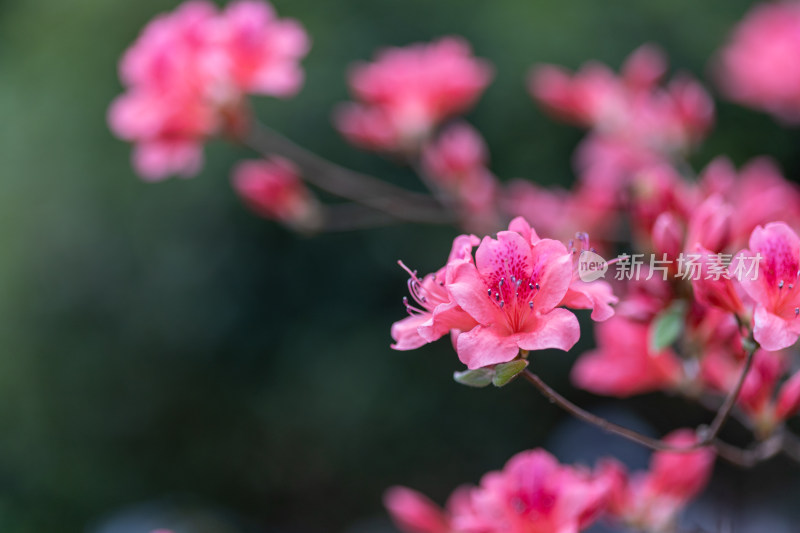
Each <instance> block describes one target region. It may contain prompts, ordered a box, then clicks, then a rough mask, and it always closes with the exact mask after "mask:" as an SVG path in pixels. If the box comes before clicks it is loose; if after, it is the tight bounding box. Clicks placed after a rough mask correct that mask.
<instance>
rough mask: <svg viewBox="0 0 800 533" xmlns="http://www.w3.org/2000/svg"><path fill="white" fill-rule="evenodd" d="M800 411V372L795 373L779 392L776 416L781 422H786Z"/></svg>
mask: <svg viewBox="0 0 800 533" xmlns="http://www.w3.org/2000/svg"><path fill="white" fill-rule="evenodd" d="M798 410H800V372H795V374H794V375H792V377H790V378H789V379H788V380H787V381H786V383H784V384H783V386H782V387H781V389H780V391H779V392H778V400H777V405H776V408H775V416H776V417H777V418H778V419H779V420H786V419H787V418H789V417H790V416H794V415H795V414H797V412H798Z"/></svg>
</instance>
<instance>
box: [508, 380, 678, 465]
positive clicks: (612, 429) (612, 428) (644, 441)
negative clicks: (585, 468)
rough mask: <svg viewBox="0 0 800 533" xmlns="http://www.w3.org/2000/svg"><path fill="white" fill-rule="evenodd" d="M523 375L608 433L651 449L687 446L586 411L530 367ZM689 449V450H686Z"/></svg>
mask: <svg viewBox="0 0 800 533" xmlns="http://www.w3.org/2000/svg"><path fill="white" fill-rule="evenodd" d="M522 377H524V378H525V379H526V380H527V381H528V382H530V383H532V384H533V386H534V387H536V388H537V389H539V391H540V392H541V393H542V394H543V395H544V396H545V397H546V398H547V399H548V400H550V401H551V402H552V403H554V404H556V405H558V406H559V407H561V408H562V409H564V410H565V411H567V412H568V413H570V414H571V415H572V416H574V417H575V418H578V419H580V420H583V421H584V422H588V423H590V424H593V425H595V426H597V427H599V428H600V429H602V430H603V431H606V432H608V433H613V434H614V435H619V436H620V437H624V438H626V439H628V440H630V441H633V442H636V443H638V444H641V445H642V446H645V447H647V448H650V449H651V450H657V451H684V450H686V448H676V447H675V446H672V445H670V444H667V443H665V442H664V441H662V440H659V439H654V438H652V437H648V436H647V435H642V434H641V433H639V432H638V431H634V430H632V429H629V428H626V427H623V426H620V425H618V424H615V423H613V422H610V421H608V420H606V419H605V418H602V417H599V416H597V415H594V414H592V413H590V412H589V411H586V410H584V409H582V408H580V407H578V406H577V405H575V404H574V403H572V402H571V401H569V400H567V399H566V398H564V397H563V396H561V395H560V394H559V393H557V392H556V391H555V390H554V389H553V388H551V387H550V385H548V384H547V383H545V382H544V381H543V380H542V378H540V377H539V376H537V375H536V374H534V373H533V372H531V371H530V370H528V369H525V370H524V371H523V372H522ZM686 451H688V450H686Z"/></svg>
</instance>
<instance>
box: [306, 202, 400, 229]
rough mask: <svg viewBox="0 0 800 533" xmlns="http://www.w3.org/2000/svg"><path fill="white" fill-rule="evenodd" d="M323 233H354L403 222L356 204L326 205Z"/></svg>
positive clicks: (324, 208) (323, 209)
mask: <svg viewBox="0 0 800 533" xmlns="http://www.w3.org/2000/svg"><path fill="white" fill-rule="evenodd" d="M321 214H322V225H321V227H320V231H322V232H330V233H333V232H339V231H352V230H359V229H365V228H377V227H383V226H391V225H392V224H397V223H398V222H401V220H399V219H397V218H395V217H393V216H391V215H389V214H387V213H384V212H383V211H378V210H377V209H372V208H370V207H367V206H364V205H361V204H356V203H342V204H332V205H326V206H324V207H323V208H322V213H321Z"/></svg>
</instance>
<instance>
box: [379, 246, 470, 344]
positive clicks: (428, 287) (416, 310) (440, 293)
mask: <svg viewBox="0 0 800 533" xmlns="http://www.w3.org/2000/svg"><path fill="white" fill-rule="evenodd" d="M479 242H480V241H479V239H478V238H477V237H475V236H474V235H460V236H458V237H456V239H455V240H454V241H453V247H452V249H451V251H450V257H449V259H448V263H447V265H446V266H444V267H442V268H440V269H439V270H438V271H436V272H435V273H432V274H428V275H427V276H425V277H423V278H422V279H420V278H419V277H418V276H417V274H416V272H413V271H411V270H409V269H408V268H407V267H406V266H405V265H403V264H402V263H401V266H403V268H405V269H406V271H407V272H408V273H409V275H410V278H409V280H408V290H409V293H410V294H411V296H412V298H413V299H414V304H410V303H409V302H408V299H407V298H406V299H404V301H405V304H406V310H407V311H408V313H409V316H408V317H406V318H404V319H403V320H400V321H398V322H395V323H394V324H393V325H392V338H393V339H394V341H395V342H394V344H392V348H394V349H395V350H414V349H416V348H419V347H420V346H422V345H424V344H427V343H429V342H433V341H435V340H438V339H440V338H441V337H442V336H444V335H445V334H447V333H448V332H450V331H451V330H456V331H467V330H470V329H472V328H473V327H475V325H476V324H477V323H476V322H475V320H474V319H473V318H472V317H470V316H469V315H468V314H467V313H465V312H464V311H463V310H462V309H461V308H460V307H459V306H458V304H457V303H455V302H454V301H453V298H452V296H451V294H450V291H449V288H448V286H447V285H446V284H445V281H446V279H447V277H448V271H449V269H450V268H451V267H452V265H455V264H458V263H460V262H464V261H466V262H471V261H472V248H473V247H474V246H477V244H478V243H479Z"/></svg>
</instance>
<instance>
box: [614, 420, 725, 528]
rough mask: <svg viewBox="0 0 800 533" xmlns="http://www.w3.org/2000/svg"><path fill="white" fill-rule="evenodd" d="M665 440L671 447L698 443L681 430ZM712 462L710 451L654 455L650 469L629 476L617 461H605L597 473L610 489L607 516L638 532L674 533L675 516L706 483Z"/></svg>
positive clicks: (687, 431) (691, 433)
mask: <svg viewBox="0 0 800 533" xmlns="http://www.w3.org/2000/svg"><path fill="white" fill-rule="evenodd" d="M664 441H665V442H667V443H668V444H671V445H673V446H678V447H689V446H692V445H694V444H695V443H696V442H697V437H696V436H695V434H694V432H693V431H691V430H686V429H683V430H677V431H674V432H672V433H670V434H669V435H667V436H666V437H665V438H664ZM714 460H715V455H714V452H713V451H712V450H711V449H710V448H701V449H698V450H695V451H691V452H655V453H654V454H653V456H652V458H651V460H650V468H649V469H648V470H647V471H645V472H635V473H634V474H633V475H632V476H629V475H628V473H627V471H626V469H625V467H624V466H623V465H622V464H620V463H618V462H617V461H616V460H613V459H608V460H606V461H605V462H604V463H602V464H601V466H600V468H599V471H600V475H601V476H603V477H606V479H607V480H608V482H609V483H610V484H611V486H612V495H611V498H610V500H609V506H608V514H609V515H610V516H611V517H612V518H613V519H614V520H616V521H620V522H622V523H624V524H626V525H628V526H630V527H632V528H635V529H637V530H642V531H651V532H653V533H666V532H668V531H673V529H672V528H673V527H674V525H675V524H674V521H675V519H676V518H677V515H678V513H679V512H680V511H681V510H682V509H683V508H684V507H685V506H686V504H688V503H689V501H691V500H692V499H693V498H694V497H696V496H697V495H698V494H699V493H700V492H702V490H703V489H704V488H705V486H706V485H707V484H708V481H709V479H710V477H711V472H712V469H713V467H714Z"/></svg>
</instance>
